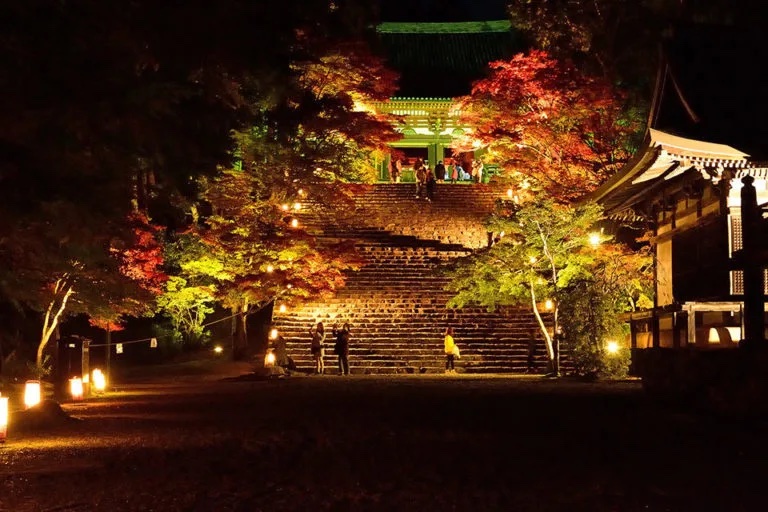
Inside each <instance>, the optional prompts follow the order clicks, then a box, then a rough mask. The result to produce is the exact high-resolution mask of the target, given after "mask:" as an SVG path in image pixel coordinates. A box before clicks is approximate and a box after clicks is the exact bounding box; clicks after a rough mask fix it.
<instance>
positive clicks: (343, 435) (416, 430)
mask: <svg viewBox="0 0 768 512" xmlns="http://www.w3.org/2000/svg"><path fill="white" fill-rule="evenodd" d="M222 376H223V375H222V374H221V373H219V374H216V375H208V376H205V375H195V376H190V377H187V378H185V379H178V378H177V379H171V378H168V379H165V380H164V379H153V380H152V381H151V382H149V381H148V382H144V383H142V382H133V383H129V384H125V385H123V386H120V387H119V388H118V390H117V391H115V392H112V393H109V394H108V395H107V396H104V397H101V398H97V399H91V400H89V401H87V402H85V403H79V404H64V406H63V407H64V410H65V411H66V412H67V413H68V414H69V416H71V418H74V419H67V418H62V417H55V416H54V417H49V418H48V419H47V420H46V421H43V422H38V423H37V424H34V423H33V422H26V423H25V422H20V424H19V425H17V428H16V430H14V425H11V427H10V431H9V439H8V441H7V443H6V444H5V445H0V510H2V511H6V510H7V511H21V512H26V511H57V512H58V511H110V512H111V511H274V512H277V511H305V510H311V511H404V510H418V511H432V510H434V511H440V512H447V511H485V510H488V511H497V510H498V511H518V510H520V511H528V510H536V511H555V510H557V511H560V510H563V511H566V510H567V511H640V510H643V511H648V510H651V511H655V510H660V511H666V510H670V511H678V510H679V511H689V510H697V509H698V510H719V511H726V510H727V511H730V510H734V511H739V510H763V509H764V503H765V501H764V500H765V499H766V498H768V490H766V486H765V485H764V483H763V480H764V478H765V475H766V469H768V462H767V460H766V455H768V453H767V452H768V443H766V442H765V439H766V434H768V429H767V428H766V422H765V421H762V420H752V421H750V422H749V423H747V422H741V421H736V420H728V419H723V418H715V417H711V416H707V415H700V414H696V413H693V412H684V411H679V410H676V409H672V408H664V407H661V406H658V405H656V404H653V403H650V402H648V400H647V399H646V398H645V397H644V396H643V394H642V392H641V390H640V388H639V385H638V384H637V383H627V382H623V383H598V384H587V383H577V382H568V381H552V380H546V379H542V378H532V377H517V378H509V377H467V376H461V375H459V376H401V377H375V376H355V375H353V376H351V377H338V376H323V377H296V376H293V377H290V378H287V379H279V380H278V379H272V380H263V379H253V378H247V377H243V378H239V379H238V378H235V379H223V380H222V379H220V377H222Z"/></svg>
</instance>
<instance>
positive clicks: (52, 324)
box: [35, 278, 74, 377]
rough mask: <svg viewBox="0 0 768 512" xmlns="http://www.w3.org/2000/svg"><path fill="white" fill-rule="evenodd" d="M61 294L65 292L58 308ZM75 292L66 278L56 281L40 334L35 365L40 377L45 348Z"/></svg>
mask: <svg viewBox="0 0 768 512" xmlns="http://www.w3.org/2000/svg"><path fill="white" fill-rule="evenodd" d="M61 292H63V293H64V295H63V296H62V297H61V302H59V304H58V307H56V303H57V302H58V297H59V294H60V293H61ZM73 292H74V288H73V287H72V286H71V285H69V284H66V280H65V279H64V278H62V279H59V280H57V281H56V286H55V287H54V295H53V299H51V302H50V303H49V304H48V308H47V309H46V311H45V315H44V316H43V329H42V333H41V334H40V343H39V344H38V346H37V358H36V360H35V363H36V364H37V372H38V376H39V377H42V371H43V354H44V352H45V347H46V346H47V345H48V342H49V341H50V339H51V335H52V334H53V332H54V331H55V330H56V328H57V327H58V325H59V320H60V319H61V315H62V314H63V313H64V310H65V309H66V308H67V301H68V300H69V297H70V296H71V295H72V293H73Z"/></svg>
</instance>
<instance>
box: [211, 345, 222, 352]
mask: <svg viewBox="0 0 768 512" xmlns="http://www.w3.org/2000/svg"><path fill="white" fill-rule="evenodd" d="M213 351H214V352H216V353H217V354H221V353H222V352H224V349H223V348H221V346H220V345H216V346H215V347H213Z"/></svg>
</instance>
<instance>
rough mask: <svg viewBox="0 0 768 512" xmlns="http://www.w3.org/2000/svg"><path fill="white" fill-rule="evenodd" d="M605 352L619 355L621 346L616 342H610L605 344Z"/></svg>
mask: <svg viewBox="0 0 768 512" xmlns="http://www.w3.org/2000/svg"><path fill="white" fill-rule="evenodd" d="M605 351H606V352H608V353H609V354H617V353H618V352H619V344H618V343H616V342H615V341H609V342H608V343H606V344H605Z"/></svg>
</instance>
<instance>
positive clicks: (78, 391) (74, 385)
mask: <svg viewBox="0 0 768 512" xmlns="http://www.w3.org/2000/svg"><path fill="white" fill-rule="evenodd" d="M69 393H70V394H71V395H72V400H82V399H83V379H81V378H80V377H75V378H73V379H69Z"/></svg>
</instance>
